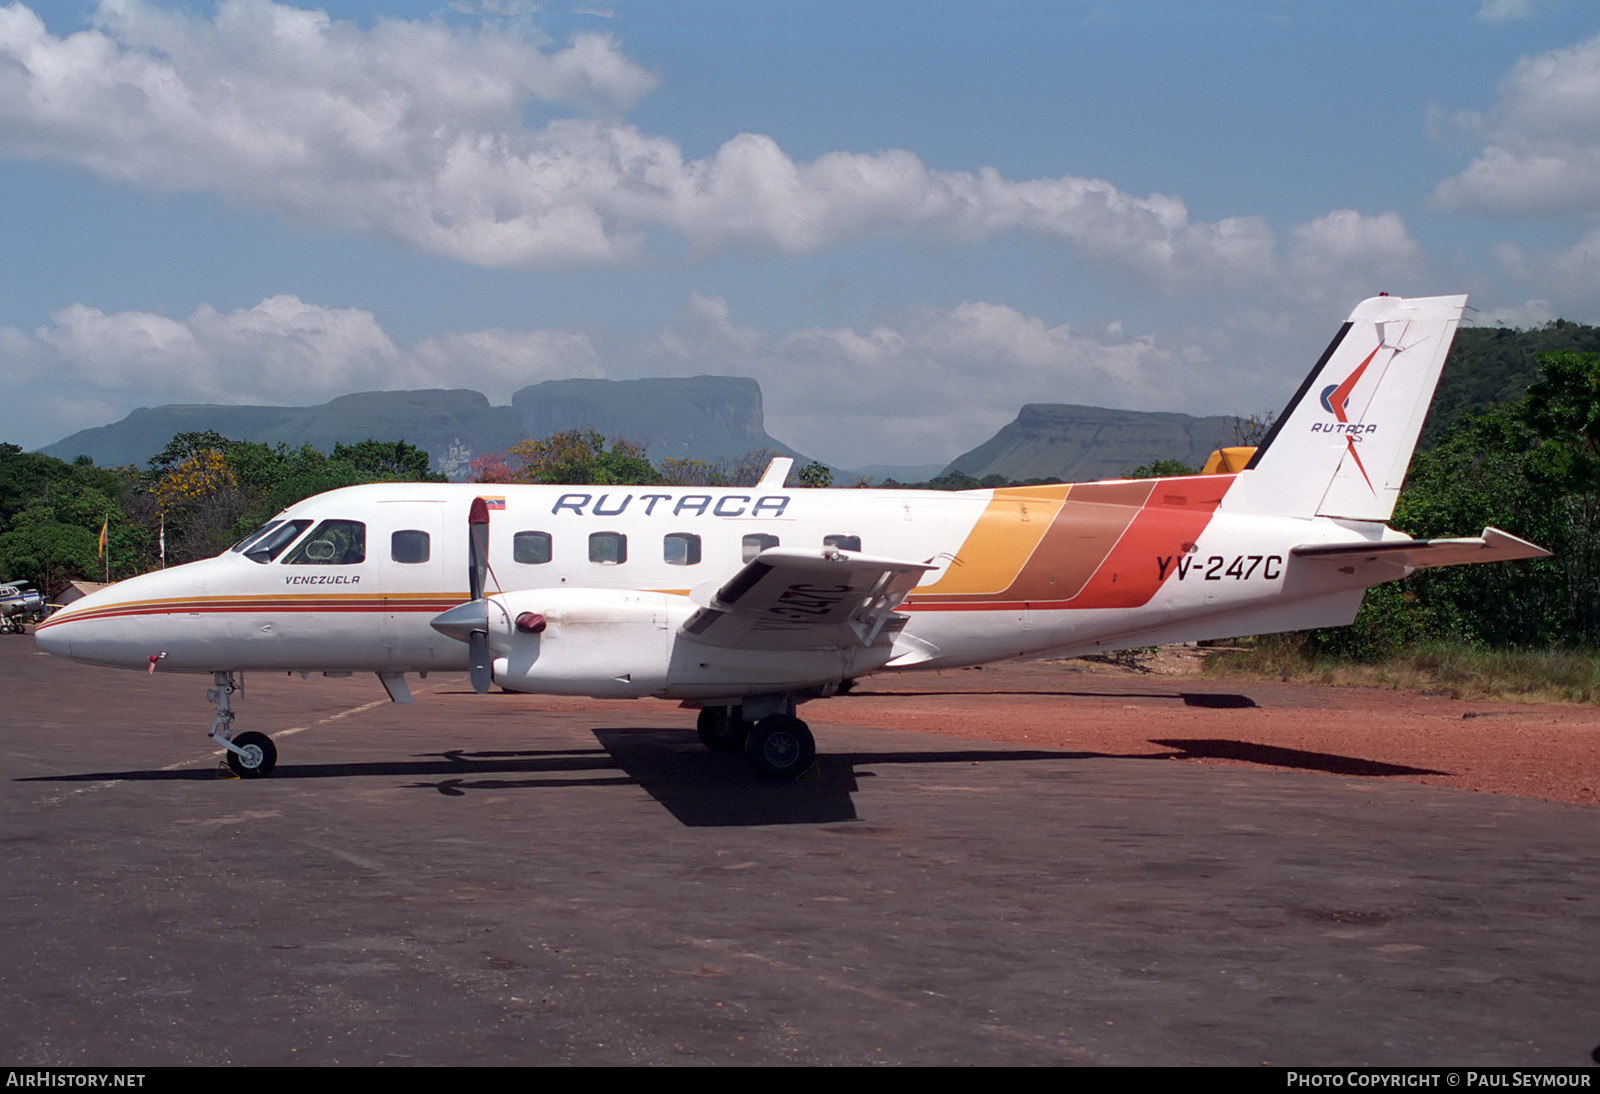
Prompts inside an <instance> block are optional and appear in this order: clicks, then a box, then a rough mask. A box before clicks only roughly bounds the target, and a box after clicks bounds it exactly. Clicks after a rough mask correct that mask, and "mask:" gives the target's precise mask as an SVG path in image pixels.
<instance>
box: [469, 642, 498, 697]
mask: <svg viewBox="0 0 1600 1094" xmlns="http://www.w3.org/2000/svg"><path fill="white" fill-rule="evenodd" d="M467 651H468V652H467V672H468V674H469V675H470V676H471V678H472V690H473V691H475V692H477V693H478V694H479V695H482V694H483V693H484V692H486V691H488V690H489V685H490V684H491V683H493V682H494V672H493V671H492V670H491V668H490V666H489V635H488V634H487V633H486V632H484V631H473V632H472V637H471V639H470V640H469V641H468V643H467Z"/></svg>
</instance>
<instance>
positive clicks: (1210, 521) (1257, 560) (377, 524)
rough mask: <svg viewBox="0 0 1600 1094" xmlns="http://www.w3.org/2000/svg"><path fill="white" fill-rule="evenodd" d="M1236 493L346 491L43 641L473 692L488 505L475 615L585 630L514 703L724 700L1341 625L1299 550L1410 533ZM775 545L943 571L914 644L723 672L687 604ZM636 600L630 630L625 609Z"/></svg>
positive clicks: (891, 641) (933, 579) (1190, 489)
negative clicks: (463, 611)
mask: <svg viewBox="0 0 1600 1094" xmlns="http://www.w3.org/2000/svg"><path fill="white" fill-rule="evenodd" d="M1245 474H1248V473H1245ZM1234 479H1235V476H1233V475H1213V476H1195V477H1190V478H1178V479H1161V480H1144V481H1140V482H1131V483H1117V482H1113V483H1088V484H1078V485H1074V486H1067V485H1062V486H1049V487H1029V488H1017V489H1010V490H978V491H968V492H961V493H943V492H935V491H921V490H867V489H861V490H807V489H782V488H779V489H770V488H765V487H739V488H734V487H719V488H685V487H640V486H514V485H508V486H491V485H486V484H460V485H456V484H437V485H436V484H382V485H374V486H363V487H351V488H348V489H344V490H336V491H333V492H331V493H328V494H323V495H320V496H318V497H314V498H310V499H308V500H306V501H304V502H301V503H299V504H297V505H294V506H292V507H290V508H289V509H288V510H286V511H285V512H284V513H283V514H281V515H280V519H281V520H283V521H286V522H294V521H304V522H305V524H304V526H303V527H302V528H301V529H300V530H299V531H298V532H297V533H296V534H295V535H294V536H293V537H292V538H290V539H288V540H287V542H286V543H285V544H284V545H283V547H282V548H281V549H279V550H278V551H277V552H276V553H275V554H274V556H273V557H271V558H264V559H263V558H252V557H250V556H249V555H248V554H246V553H244V552H241V551H239V550H232V551H229V552H225V553H224V554H222V555H220V556H218V557H216V558H213V559H207V560H204V561H201V562H195V563H190V564H188V565H185V566H179V567H175V568H173V569H169V570H163V571H159V572H155V573H149V574H144V575H142V576H140V577H136V578H132V579H130V580H127V581H123V582H120V583H118V584H116V585H114V586H112V587H110V588H107V589H105V590H102V591H100V592H97V593H95V594H93V595H91V596H89V597H86V598H84V599H83V600H80V601H78V602H77V603H75V604H73V605H72V606H70V607H69V608H67V609H65V610H63V611H62V612H60V613H58V614H57V615H56V616H55V617H53V618H52V619H50V620H48V621H47V622H46V623H45V624H43V625H41V627H40V628H39V631H38V639H37V640H38V643H39V645H40V646H41V647H42V648H44V649H46V650H48V651H50V652H53V653H60V654H63V655H66V656H69V657H72V658H74V659H77V660H80V661H86V662H92V663H96V664H104V665H117V666H125V667H130V668H145V667H147V666H148V665H150V664H151V663H152V659H155V663H156V664H157V665H158V668H159V671H163V672H167V671H184V672H216V671H243V670H253V671H260V670H286V671H303V672H311V671H317V672H348V671H373V672H379V673H397V672H427V671H436V670H455V671H459V670H463V669H465V668H466V663H467V648H466V646H465V645H464V643H463V642H461V641H459V640H457V639H454V638H451V637H448V636H447V635H445V634H441V633H439V632H438V631H436V630H435V629H434V628H433V627H432V626H430V623H431V621H432V620H433V619H434V618H435V617H436V616H438V615H439V614H440V613H442V612H445V611H447V610H448V609H450V608H452V607H454V606H456V605H459V604H461V603H462V602H464V601H466V600H467V599H468V592H467V587H468V546H467V539H468V537H467V531H466V523H467V513H468V509H469V507H470V505H471V502H472V499H474V498H476V497H480V496H482V497H487V498H490V499H492V501H491V513H490V537H489V543H490V547H489V577H488V581H487V584H486V594H487V596H488V599H489V600H490V601H491V602H494V603H496V604H497V605H500V606H501V609H502V610H501V612H500V614H501V615H502V616H503V617H504V619H505V620H506V621H507V623H506V624H505V626H503V627H502V630H503V631H505V633H506V634H508V635H510V638H508V639H507V641H511V640H514V639H515V635H514V634H513V633H512V632H511V631H509V630H507V628H508V627H509V620H511V619H512V618H514V617H515V616H516V615H517V614H518V613H519V612H522V611H525V610H541V609H542V608H544V607H545V605H546V604H554V605H557V606H565V608H566V609H569V612H568V614H569V615H570V616H572V617H573V618H578V617H580V616H584V612H585V611H587V612H588V615H587V616H584V620H585V621H586V622H588V623H590V624H592V626H591V628H590V630H588V631H587V632H584V633H586V634H587V635H589V637H590V640H591V641H590V650H589V652H587V653H585V654H584V655H583V656H584V658H586V660H583V661H581V662H574V664H575V665H577V668H575V669H573V670H571V671H565V672H562V673H557V674H556V675H553V676H550V677H548V678H541V677H534V676H530V677H527V678H526V679H525V680H524V681H523V686H522V690H538V691H559V692H570V693H580V694H597V695H631V694H637V695H646V694H648V695H664V696H669V697H678V698H694V699H706V698H711V697H718V696H730V697H731V696H737V695H743V694H755V693H759V692H762V691H766V690H774V689H777V690H782V689H789V688H799V687H806V686H814V685H819V684H826V683H828V682H830V681H837V680H840V679H843V678H847V677H850V676H854V675H861V674H863V673H865V672H872V671H879V670H883V669H888V670H899V669H923V668H940V667H948V666H956V665H969V664H978V663H983V662H987V661H994V660H1001V659H1007V658H1018V657H1031V656H1040V655H1046V654H1073V653H1084V652H1093V651H1102V650H1110V649H1116V648H1121V647H1126V646H1140V645H1151V644H1156V643H1159V642H1164V641H1174V640H1190V639H1198V638H1206V637H1220V636H1227V635H1233V634H1244V633H1258V632H1265V631H1272V630H1280V629H1294V628H1301V627H1311V626H1329V625H1338V624H1342V623H1347V622H1349V621H1350V619H1351V618H1353V616H1354V613H1355V611H1356V608H1357V607H1358V606H1359V603H1360V597H1361V591H1362V589H1364V588H1365V587H1366V586H1368V585H1370V584H1373V583H1375V582H1374V580H1373V578H1372V577H1371V576H1370V575H1361V576H1356V575H1350V576H1348V577H1343V578H1341V576H1340V574H1339V573H1338V572H1337V571H1333V570H1330V569H1329V568H1328V567H1314V568H1313V567H1303V566H1297V565H1296V561H1297V560H1295V559H1294V558H1292V557H1291V555H1290V550H1291V548H1293V547H1295V546H1296V545H1301V544H1306V543H1315V542H1328V543H1333V542H1373V541H1377V540H1380V539H1383V538H1385V537H1391V536H1396V535H1397V533H1392V532H1390V531H1389V530H1388V529H1386V528H1384V527H1383V526H1382V525H1380V524H1369V523H1360V524H1355V523H1351V522H1337V521H1331V520H1327V519H1324V518H1315V519H1286V518H1273V517H1265V516H1260V515H1245V514H1230V513H1227V512H1225V511H1219V510H1218V504H1219V502H1220V501H1221V499H1222V497H1223V496H1224V494H1226V492H1227V491H1228V490H1229V488H1230V486H1231V485H1232V483H1233V482H1234ZM325 522H339V526H340V527H342V528H345V529H348V528H350V527H354V526H359V527H360V528H361V530H362V533H361V534H362V535H364V545H363V547H364V549H363V550H362V551H360V552H359V553H360V554H361V556H362V557H361V558H360V560H359V561H357V560H356V558H355V555H356V554H357V553H358V552H355V551H351V550H347V549H343V550H342V553H340V554H338V555H337V557H336V556H335V555H334V553H333V550H334V549H333V548H331V547H325V546H316V549H311V547H312V546H315V545H312V541H313V540H315V539H317V537H318V530H319V529H321V528H323V527H324V526H325ZM763 537H764V538H763ZM326 538H327V539H329V540H336V539H339V536H338V535H336V534H334V533H328V534H327V537H326ZM1401 538H1403V537H1401ZM340 542H341V543H343V540H340ZM247 545H248V544H247ZM779 545H781V546H783V547H785V548H789V547H810V548H820V547H823V546H824V545H831V546H835V547H839V548H841V549H842V550H844V551H847V552H855V551H859V552H862V553H864V554H867V555H872V556H883V557H888V558H896V559H903V560H908V561H914V562H931V563H932V564H933V565H934V567H935V568H934V569H932V570H930V571H929V572H927V573H926V574H925V575H923V577H922V580H921V582H920V583H919V584H918V585H917V587H916V588H915V589H914V590H913V592H912V593H911V595H910V597H909V598H908V599H907V600H906V601H905V603H904V604H903V605H901V607H900V609H899V610H900V613H901V614H903V615H904V616H905V617H906V622H905V625H904V627H903V629H899V630H898V631H897V632H896V633H893V634H891V635H888V636H886V637H885V638H884V639H882V640H881V641H879V642H877V644H876V645H875V646H863V647H862V648H861V649H858V650H848V649H846V650H841V649H837V648H829V649H827V650H825V651H824V650H817V651H813V652H812V653H810V654H808V653H806V652H805V651H788V652H786V653H783V654H778V653H773V652H763V651H720V653H717V655H716V656H712V655H711V654H708V653H705V651H703V650H696V649H695V648H694V646H693V643H692V642H691V641H688V640H686V639H685V637H684V636H683V635H681V634H679V633H678V628H679V627H680V626H681V625H682V623H683V621H684V620H685V619H686V618H687V617H688V616H689V614H690V613H692V612H693V611H694V610H695V606H696V604H697V603H699V604H704V603H706V602H707V601H708V599H709V597H710V595H711V594H712V593H713V592H714V591H715V590H716V589H717V588H718V587H719V586H721V585H722V584H723V583H725V582H727V581H729V579H730V578H732V577H733V576H734V575H735V574H737V573H739V572H740V571H741V569H742V568H743V567H744V566H745V564H746V563H747V562H748V561H750V559H751V558H753V557H754V556H755V555H757V554H758V553H759V552H760V551H761V550H763V549H766V548H770V547H773V546H779ZM1386 576H1387V577H1397V576H1401V571H1398V570H1396V571H1395V572H1393V573H1390V574H1387V575H1386ZM556 590H559V592H554V591H556ZM635 594H637V595H635ZM623 601H626V602H627V604H626V605H623V606H624V607H625V608H626V611H625V612H624V613H623V614H622V615H619V614H617V613H616V612H615V611H613V610H612V609H613V608H614V607H616V606H617V605H619V604H622V602H623ZM628 612H631V613H633V614H631V615H627V613H628ZM640 613H643V614H640ZM624 615H627V618H626V619H624ZM624 623H625V624H626V625H624ZM607 626H611V627H613V628H614V630H611V631H607V630H605V628H606V627H607ZM597 628H598V629H597ZM608 635H609V636H613V637H607V636H608ZM549 641H550V636H547V637H546V642H547V646H546V649H547V650H549V649H551V648H553V647H551V646H549V645H548V643H549ZM573 648H576V647H573ZM713 652H716V651H713ZM702 654H704V656H702ZM507 656H509V657H510V662H509V664H510V666H511V667H508V661H507ZM498 657H499V660H498V661H497V676H500V675H503V674H506V673H508V672H513V671H515V662H516V661H517V653H516V651H515V650H510V651H509V653H508V651H507V650H506V649H503V648H502V649H500V650H499V651H498ZM597 657H603V660H604V664H600V662H598V661H595V660H594V659H595V658H597ZM696 658H699V659H698V660H696ZM547 660H548V657H547ZM647 662H649V664H647ZM691 662H692V664H691ZM630 665H636V667H637V668H636V670H635V669H634V668H630Z"/></svg>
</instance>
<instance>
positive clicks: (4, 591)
mask: <svg viewBox="0 0 1600 1094" xmlns="http://www.w3.org/2000/svg"><path fill="white" fill-rule="evenodd" d="M44 610H45V608H44V597H42V596H40V595H39V590H38V589H35V588H34V587H33V583H32V582H31V581H7V582H4V583H3V584H0V634H21V633H22V632H23V629H24V628H25V627H26V626H27V624H29V623H36V622H38V621H39V620H40V619H43V618H44Z"/></svg>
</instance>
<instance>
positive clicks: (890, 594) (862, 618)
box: [678, 547, 938, 650]
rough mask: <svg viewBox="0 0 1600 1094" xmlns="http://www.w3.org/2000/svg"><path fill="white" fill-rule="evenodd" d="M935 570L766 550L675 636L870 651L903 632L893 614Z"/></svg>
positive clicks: (831, 552)
mask: <svg viewBox="0 0 1600 1094" xmlns="http://www.w3.org/2000/svg"><path fill="white" fill-rule="evenodd" d="M937 568H938V567H936V566H935V565H933V564H932V563H927V562H906V561H904V560H901V559H895V558H878V557H875V556H872V555H863V554H857V553H855V552H851V551H841V550H839V549H837V548H834V547H820V548H817V549H814V550H812V549H807V548H798V547H772V548H769V549H767V550H765V551H762V552H761V554H760V555H758V556H757V557H756V558H754V559H752V560H751V561H750V562H748V563H746V564H745V566H744V568H743V569H742V570H740V571H739V572H738V573H736V574H734V575H733V578H732V580H730V581H728V582H727V584H725V585H723V586H722V587H721V588H719V589H717V590H716V591H715V592H714V593H712V594H711V595H710V597H709V598H708V600H703V601H701V603H702V604H703V605H704V606H703V607H701V608H700V610H699V611H697V612H695V613H694V614H693V615H691V616H690V617H689V618H688V619H687V620H686V621H685V622H684V624H683V626H682V627H680V628H679V631H678V633H679V634H681V635H683V636H684V637H686V638H689V639H692V640H694V641H696V642H703V643H705V644H706V645H708V646H721V647H726V648H738V649H747V650H799V649H821V648H841V647H850V646H870V645H872V644H873V643H874V642H876V641H877V640H878V639H879V637H880V636H883V635H886V634H892V633H894V632H897V631H898V630H899V629H900V627H902V626H904V624H905V617H904V616H901V615H896V614H895V612H894V609H895V608H896V607H897V606H898V605H899V604H900V602H901V601H902V600H904V599H905V598H906V594H907V593H909V592H910V591H911V589H912V588H913V587H914V586H915V585H916V583H917V582H918V581H920V580H921V579H922V575H923V574H924V573H926V572H927V571H929V570H933V569H937Z"/></svg>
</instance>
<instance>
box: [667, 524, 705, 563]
mask: <svg viewBox="0 0 1600 1094" xmlns="http://www.w3.org/2000/svg"><path fill="white" fill-rule="evenodd" d="M661 557H662V558H664V559H666V560H667V564H668V565H669V566H698V565H700V537H699V536H697V535H695V534H693V533H692V532H673V533H671V534H670V535H668V536H667V537H666V538H665V539H663V540H662V541H661Z"/></svg>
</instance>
